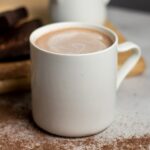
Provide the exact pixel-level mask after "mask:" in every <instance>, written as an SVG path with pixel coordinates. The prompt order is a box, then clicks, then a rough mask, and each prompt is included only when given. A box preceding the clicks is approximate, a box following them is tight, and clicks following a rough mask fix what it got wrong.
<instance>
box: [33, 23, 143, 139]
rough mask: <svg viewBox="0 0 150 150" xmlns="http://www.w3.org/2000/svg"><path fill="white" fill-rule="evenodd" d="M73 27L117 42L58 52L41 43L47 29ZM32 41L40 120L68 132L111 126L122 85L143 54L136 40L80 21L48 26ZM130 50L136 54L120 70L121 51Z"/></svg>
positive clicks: (37, 118)
mask: <svg viewBox="0 0 150 150" xmlns="http://www.w3.org/2000/svg"><path fill="white" fill-rule="evenodd" d="M68 28H76V29H77V28H82V29H94V30H97V31H99V32H101V33H104V34H106V35H107V36H109V37H110V38H111V39H112V41H113V43H112V45H111V46H109V47H108V48H106V49H104V50H101V51H96V52H92V53H86V54H64V53H54V52H50V51H47V50H44V49H41V48H39V47H38V46H37V45H36V44H35V41H36V40H37V39H38V38H39V37H41V36H42V35H44V34H46V33H49V32H53V31H57V30H60V29H68ZM30 43H31V60H32V65H31V66H32V113H33V118H34V121H35V122H36V124H37V125H38V126H39V127H41V128H43V129H44V130H46V131H48V132H50V133H52V134H56V135H60V136H68V137H80V136H88V135H92V134H96V133H98V132H100V131H102V130H104V129H105V128H107V127H108V126H109V125H110V124H111V123H112V121H113V119H114V116H115V111H116V108H115V104H116V93H117V89H118V88H119V86H120V84H121V82H122V81H123V79H124V78H125V77H126V75H127V74H128V73H129V72H130V71H131V69H132V68H133V67H134V66H135V65H136V63H137V62H138V60H139V58H140V56H141V50H140V48H139V46H137V45H136V44H134V43H132V42H125V43H123V44H120V45H119V44H118V37H117V35H116V34H115V33H114V32H113V31H111V30H110V29H107V28H105V27H100V26H95V25H89V24H84V23H75V22H73V23H71V22H68V23H67V22H66V23H56V24H51V25H46V26H43V27H41V28H39V29H37V30H35V31H34V32H33V33H32V34H31V36H30ZM125 51H132V56H130V57H129V58H128V60H127V61H126V62H125V64H124V65H123V66H122V68H121V69H120V70H118V69H117V56H118V55H117V54H118V52H125Z"/></svg>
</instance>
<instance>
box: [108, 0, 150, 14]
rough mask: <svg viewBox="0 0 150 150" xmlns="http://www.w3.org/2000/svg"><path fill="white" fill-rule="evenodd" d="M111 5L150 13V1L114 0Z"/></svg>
mask: <svg viewBox="0 0 150 150" xmlns="http://www.w3.org/2000/svg"><path fill="white" fill-rule="evenodd" d="M109 5H111V6H119V7H125V8H131V9H135V10H141V11H147V12H150V0H112V1H111V2H110V4H109Z"/></svg>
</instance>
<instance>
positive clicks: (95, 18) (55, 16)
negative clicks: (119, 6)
mask: <svg viewBox="0 0 150 150" xmlns="http://www.w3.org/2000/svg"><path fill="white" fill-rule="evenodd" d="M109 1H110V0H50V8H49V12H50V16H51V19H52V21H53V22H62V21H78V22H84V23H90V24H95V25H100V24H103V23H104V22H105V20H106V7H107V4H108V2H109Z"/></svg>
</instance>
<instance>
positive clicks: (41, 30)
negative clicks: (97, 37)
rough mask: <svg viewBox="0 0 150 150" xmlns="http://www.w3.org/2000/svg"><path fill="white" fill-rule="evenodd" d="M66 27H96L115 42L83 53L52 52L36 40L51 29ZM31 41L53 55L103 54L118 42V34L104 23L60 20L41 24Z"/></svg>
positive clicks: (36, 46)
mask: <svg viewBox="0 0 150 150" xmlns="http://www.w3.org/2000/svg"><path fill="white" fill-rule="evenodd" d="M65 28H85V29H95V30H97V31H101V32H103V33H107V35H108V36H109V37H110V36H112V37H113V39H114V40H113V43H112V44H111V45H110V46H109V47H107V48H105V49H103V50H97V51H95V52H89V53H82V54H74V53H56V52H51V51H48V50H46V49H43V48H40V47H39V46H38V45H37V44H35V41H36V40H37V39H38V38H39V37H41V36H42V35H44V34H46V33H48V32H50V31H56V30H59V29H65ZM111 39H112V38H111ZM29 41H30V44H31V45H32V46H34V47H35V48H36V50H38V51H41V52H44V53H47V54H52V55H57V56H88V55H95V54H102V53H106V52H108V51H110V50H111V49H112V48H113V47H114V46H115V45H116V44H117V43H118V36H117V34H116V33H115V32H114V31H112V30H111V29H109V28H107V27H105V26H103V25H100V26H98V25H93V24H88V23H81V22H58V23H52V24H47V25H44V26H41V27H39V28H37V29H35V30H34V31H33V32H32V33H31V34H30V38H29Z"/></svg>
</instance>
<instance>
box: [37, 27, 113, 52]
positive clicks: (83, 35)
mask: <svg viewBox="0 0 150 150" xmlns="http://www.w3.org/2000/svg"><path fill="white" fill-rule="evenodd" d="M112 43H113V42H112V40H111V39H110V38H109V37H108V36H107V35H106V34H104V33H101V32H99V31H97V30H94V29H83V28H67V29H62V30H57V31H53V32H49V33H47V34H45V35H43V36H41V37H40V38H38V39H37V40H36V41H35V44H36V45H37V46H38V47H40V48H42V49H45V50H47V51H50V52H54V53H62V54H85V53H92V52H96V51H100V50H104V49H106V48H108V47H109V46H111V45H112Z"/></svg>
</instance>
